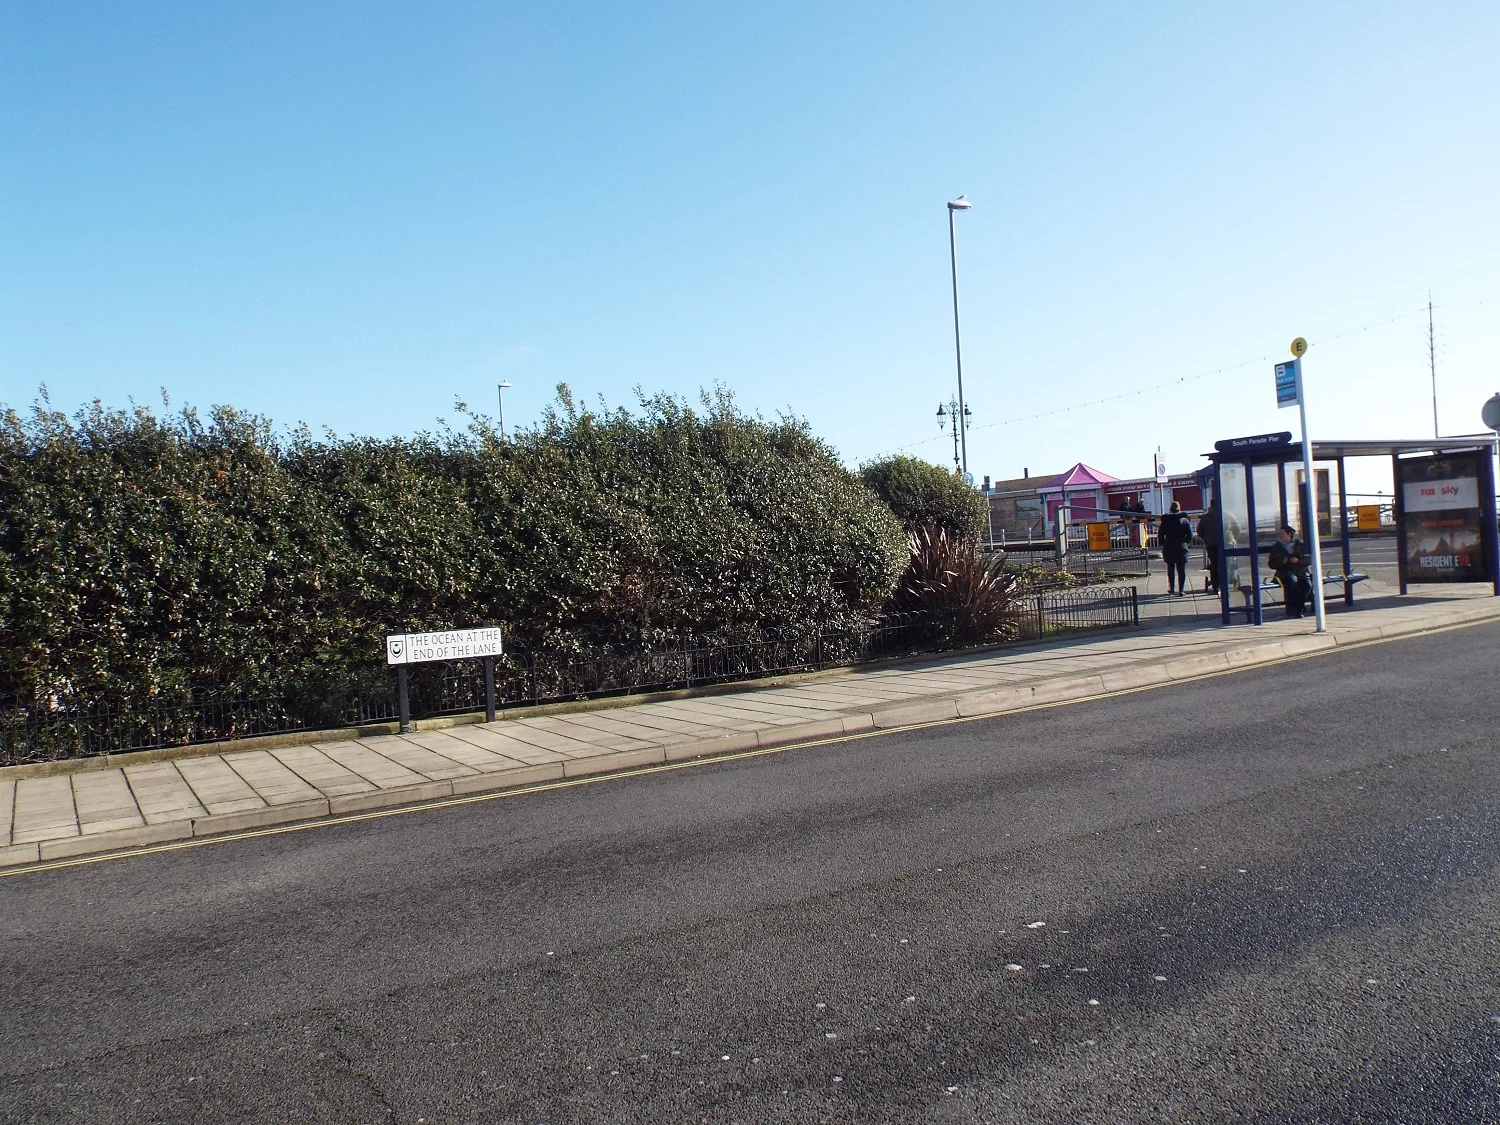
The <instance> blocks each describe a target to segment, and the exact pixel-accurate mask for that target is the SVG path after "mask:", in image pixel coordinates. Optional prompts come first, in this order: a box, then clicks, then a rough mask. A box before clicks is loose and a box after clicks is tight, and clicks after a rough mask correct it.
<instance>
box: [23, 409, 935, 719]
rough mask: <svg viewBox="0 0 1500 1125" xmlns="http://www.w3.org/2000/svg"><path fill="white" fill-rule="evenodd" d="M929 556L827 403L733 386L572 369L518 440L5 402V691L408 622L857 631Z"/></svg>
mask: <svg viewBox="0 0 1500 1125" xmlns="http://www.w3.org/2000/svg"><path fill="white" fill-rule="evenodd" d="M906 559H907V550H906V547H905V544H904V542H903V536H902V534H901V528H900V525H899V524H898V522H897V521H896V520H895V519H893V518H892V516H891V514H890V512H889V511H888V510H887V509H886V507H885V505H883V504H882V503H881V502H880V500H879V499H878V498H877V497H876V496H874V495H873V494H872V493H871V492H870V491H869V490H868V489H867V488H865V487H864V486H863V485H862V484H861V483H860V481H859V480H858V479H857V478H855V477H854V476H853V475H851V474H850V473H849V472H848V471H846V470H845V469H844V468H843V467H842V466H841V465H840V464H839V462H838V460H837V458H836V457H835V456H834V454H833V452H832V451H831V450H830V449H829V448H828V447H827V446H826V445H825V444H824V443H822V442H820V441H818V440H817V439H815V438H814V437H812V436H811V435H810V434H809V432H808V431H807V428H806V426H805V425H804V424H802V423H800V422H796V421H791V420H786V419H783V420H781V421H778V422H775V423H768V422H765V421H762V420H760V419H757V418H751V417H747V416H745V415H744V414H743V413H741V412H740V411H739V410H737V409H736V407H735V406H734V404H733V402H732V401H731V400H730V399H729V398H728V396H726V395H724V394H722V393H721V394H720V395H718V396H717V397H714V398H707V397H705V400H704V403H703V406H702V408H701V409H692V408H690V407H689V406H687V405H685V404H684V403H682V402H681V401H680V400H677V399H675V398H672V397H666V396H663V397H656V398H649V399H642V401H641V403H640V405H639V407H638V408H637V409H636V410H635V411H633V412H632V411H627V410H623V409H621V410H609V409H601V410H600V411H598V412H591V411H588V410H583V409H578V408H576V407H575V406H574V405H573V403H572V401H571V398H570V397H569V395H568V393H567V389H566V388H559V404H558V406H557V407H556V408H555V409H554V410H551V411H549V412H548V413H547V414H546V415H545V417H544V418H543V420H542V421H541V423H540V424H539V425H538V426H536V427H535V428H534V429H531V430H528V431H523V432H521V433H519V434H517V435H515V436H514V437H513V438H512V439H511V440H509V441H505V442H502V441H500V440H499V438H498V436H497V435H496V434H495V433H494V431H493V430H491V429H490V428H489V426H488V425H487V423H485V422H484V421H482V420H477V419H475V420H471V424H470V425H469V427H468V428H467V429H466V430H464V431H462V432H458V431H451V430H448V431H444V432H441V433H439V434H436V435H423V436H419V437H417V438H414V439H410V440H405V439H393V440H375V439H369V438H365V439H359V438H350V439H337V438H334V437H332V436H331V435H330V436H327V437H323V438H317V437H314V435H312V434H311V433H310V432H308V431H307V430H306V429H305V428H302V429H298V430H296V431H293V432H292V433H291V434H289V435H285V436H278V435H277V434H276V432H275V431H274V430H273V427H272V426H271V424H270V423H269V422H268V421H266V420H265V419H263V418H258V417H252V416H249V415H245V414H242V413H240V412H237V411H235V410H232V409H230V408H227V407H220V408H216V409H215V410H214V411H212V412H211V413H210V414H209V415H208V417H207V418H206V419H204V418H200V417H199V416H198V415H197V414H195V413H194V412H193V411H191V410H187V411H182V412H180V413H177V414H173V415H169V416H166V417H160V418H159V417H157V416H155V415H153V414H152V413H151V412H149V411H147V410H144V409H137V410H134V411H130V412H122V411H110V410H105V409H103V408H102V407H100V406H99V405H97V404H96V405H95V406H93V407H92V408H89V409H86V410H83V411H81V412H79V413H78V414H76V415H75V416H73V417H71V418H70V417H68V416H66V415H64V414H62V413H59V412H57V411H55V410H53V409H51V408H50V407H48V406H47V405H46V404H45V403H44V404H40V405H38V406H36V407H34V408H33V409H32V410H31V411H30V412H28V413H25V414H23V413H21V412H19V411H16V410H14V409H9V408H5V409H3V411H0V697H4V696H10V697H15V698H20V699H32V698H48V697H50V696H67V697H71V698H79V697H85V698H86V697H92V696H100V695H107V694H112V693H120V692H124V693H156V692H160V691H170V690H175V689H177V688H179V687H181V686H183V685H186V684H203V683H207V682H214V683H219V684H221V685H223V687H224V690H226V691H229V692H235V693H241V694H254V693H263V692H285V691H293V690H299V689H306V688H315V687H316V685H317V684H318V683H319V682H320V681H321V680H324V679H329V678H337V676H338V675H339V674H340V673H347V672H348V671H350V670H351V669H356V668H361V667H365V668H368V667H370V666H371V665H373V664H378V663H379V661H380V654H381V652H382V651H383V649H382V641H381V638H382V636H383V634H385V633H386V632H392V631H399V630H415V629H429V628H448V627H454V626H460V625H465V624H470V623H474V624H478V623H490V622H499V623H501V624H503V625H505V626H506V629H507V640H508V647H516V648H529V649H534V650H538V651H550V652H566V651H580V650H584V649H598V648H601V647H602V648H617V649H627V648H638V647H641V646H654V645H660V644H665V643H671V642H673V641H675V640H676V639H677V638H680V637H682V636H684V635H696V636H700V637H704V636H711V637H715V638H720V639H724V640H733V639H735V638H737V637H741V636H750V635H753V634H755V633H757V632H760V631H764V630H775V629H805V628H812V627H819V626H821V627H825V628H840V627H844V626H846V625H848V624H851V623H853V622H854V621H856V620H859V619H862V618H865V617H867V616H868V615H869V614H870V613H871V612H873V611H874V610H876V609H877V608H878V607H879V606H880V605H881V604H883V602H884V601H885V599H886V597H887V596H888V595H889V593H890V592H891V590H892V589H893V587H894V586H895V583H896V581H897V579H898V577H899V576H900V573H901V571H902V568H903V566H904V565H905V563H906Z"/></svg>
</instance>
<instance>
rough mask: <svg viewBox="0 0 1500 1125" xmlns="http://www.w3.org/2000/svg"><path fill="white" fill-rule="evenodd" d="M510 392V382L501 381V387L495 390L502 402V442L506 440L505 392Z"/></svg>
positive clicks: (506, 380) (507, 380)
mask: <svg viewBox="0 0 1500 1125" xmlns="http://www.w3.org/2000/svg"><path fill="white" fill-rule="evenodd" d="M508 390H510V380H509V379H501V380H500V385H499V386H498V387H496V388H495V395H496V397H497V398H499V400H500V440H501V441H504V440H505V392H506V391H508Z"/></svg>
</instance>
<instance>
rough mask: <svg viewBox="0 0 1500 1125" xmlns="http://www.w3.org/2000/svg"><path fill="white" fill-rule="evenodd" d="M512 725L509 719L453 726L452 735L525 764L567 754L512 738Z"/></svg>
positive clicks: (537, 763)
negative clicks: (510, 729)
mask: <svg viewBox="0 0 1500 1125" xmlns="http://www.w3.org/2000/svg"><path fill="white" fill-rule="evenodd" d="M513 726H514V724H513V723H511V722H509V721H504V720H502V721H500V722H496V723H493V724H491V723H486V724H483V725H480V724H477V723H476V724H474V725H473V726H466V727H455V728H454V729H453V732H452V733H453V737H454V738H457V739H459V740H461V741H463V742H467V743H469V744H470V745H472V746H477V747H479V748H480V749H481V750H488V751H490V752H491V753H495V754H501V755H504V756H505V757H507V758H513V759H515V760H516V761H518V762H523V763H525V764H526V765H531V766H542V765H550V764H552V763H555V762H560V761H562V760H563V759H564V758H565V757H567V755H565V754H561V753H559V752H557V751H556V750H544V749H543V748H542V747H540V746H536V745H534V744H533V743H530V742H522V741H521V740H520V739H519V738H512V737H511V736H510V733H509V728H512V727H513Z"/></svg>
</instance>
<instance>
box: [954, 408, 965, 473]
mask: <svg viewBox="0 0 1500 1125" xmlns="http://www.w3.org/2000/svg"><path fill="white" fill-rule="evenodd" d="M960 409H961V407H958V406H955V407H954V408H953V467H954V468H955V469H958V471H959V472H961V473H962V472H967V471H968V453H967V452H965V453H964V460H963V462H962V465H960V462H959V457H958V446H959V436H958V435H959V426H960V425H961V423H960V422H959V420H958V414H959V410H960Z"/></svg>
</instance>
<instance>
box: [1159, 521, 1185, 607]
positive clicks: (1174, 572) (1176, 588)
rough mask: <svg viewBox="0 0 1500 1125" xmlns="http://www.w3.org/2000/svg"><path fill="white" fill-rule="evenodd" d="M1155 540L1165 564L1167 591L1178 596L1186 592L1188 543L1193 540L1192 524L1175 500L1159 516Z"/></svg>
mask: <svg viewBox="0 0 1500 1125" xmlns="http://www.w3.org/2000/svg"><path fill="white" fill-rule="evenodd" d="M1156 541H1157V542H1158V543H1160V544H1161V557H1162V561H1164V562H1165V563H1166V564H1167V593H1168V594H1169V595H1171V594H1175V595H1177V596H1178V597H1179V598H1180V597H1182V596H1183V595H1184V594H1186V593H1187V560H1188V544H1189V543H1191V542H1192V541H1193V525H1192V524H1191V523H1190V522H1189V521H1188V518H1187V516H1185V515H1183V514H1182V505H1181V504H1179V503H1177V501H1176V500H1173V501H1172V508H1171V510H1170V511H1168V512H1167V514H1166V515H1164V516H1162V518H1161V527H1160V528H1159V529H1158V530H1157V533H1156Z"/></svg>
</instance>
